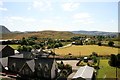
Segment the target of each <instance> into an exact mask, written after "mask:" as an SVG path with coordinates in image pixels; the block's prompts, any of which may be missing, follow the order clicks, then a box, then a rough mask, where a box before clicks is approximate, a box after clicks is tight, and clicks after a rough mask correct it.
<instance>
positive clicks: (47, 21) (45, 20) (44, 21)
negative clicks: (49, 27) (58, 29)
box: [41, 19, 54, 24]
mask: <svg viewBox="0 0 120 80" xmlns="http://www.w3.org/2000/svg"><path fill="white" fill-rule="evenodd" d="M41 22H42V23H46V24H49V23H50V24H51V23H53V22H54V21H53V20H50V19H43V20H41Z"/></svg>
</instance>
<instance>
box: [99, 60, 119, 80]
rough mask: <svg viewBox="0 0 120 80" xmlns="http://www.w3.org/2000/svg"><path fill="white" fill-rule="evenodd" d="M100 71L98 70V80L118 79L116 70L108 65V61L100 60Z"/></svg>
mask: <svg viewBox="0 0 120 80" xmlns="http://www.w3.org/2000/svg"><path fill="white" fill-rule="evenodd" d="M99 67H100V69H99V70H98V75H97V79H100V78H116V68H115V67H111V66H109V64H108V60H107V59H104V60H100V64H99ZM117 70H118V71H117V73H118V78H119V79H120V69H117Z"/></svg>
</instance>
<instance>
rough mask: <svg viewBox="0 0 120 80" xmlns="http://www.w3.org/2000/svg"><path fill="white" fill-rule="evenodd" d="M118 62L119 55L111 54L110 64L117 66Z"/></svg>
mask: <svg viewBox="0 0 120 80" xmlns="http://www.w3.org/2000/svg"><path fill="white" fill-rule="evenodd" d="M116 63H117V57H116V55H115V54H111V56H110V61H109V65H110V66H113V67H116V66H117V65H116Z"/></svg>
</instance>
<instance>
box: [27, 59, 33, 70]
mask: <svg viewBox="0 0 120 80" xmlns="http://www.w3.org/2000/svg"><path fill="white" fill-rule="evenodd" d="M26 63H27V64H28V66H29V67H30V69H31V70H32V72H34V71H35V61H34V60H30V61H27V62H26Z"/></svg>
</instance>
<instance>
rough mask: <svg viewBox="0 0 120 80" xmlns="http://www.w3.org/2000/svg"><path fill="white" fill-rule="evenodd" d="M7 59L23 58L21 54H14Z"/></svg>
mask: <svg viewBox="0 0 120 80" xmlns="http://www.w3.org/2000/svg"><path fill="white" fill-rule="evenodd" d="M9 57H15V58H24V56H23V54H16V55H13V56H9Z"/></svg>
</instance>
